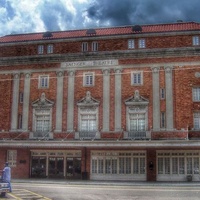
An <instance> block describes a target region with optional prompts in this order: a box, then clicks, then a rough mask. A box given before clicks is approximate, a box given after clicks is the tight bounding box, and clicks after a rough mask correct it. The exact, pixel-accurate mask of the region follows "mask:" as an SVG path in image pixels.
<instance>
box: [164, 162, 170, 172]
mask: <svg viewBox="0 0 200 200" xmlns="http://www.w3.org/2000/svg"><path fill="white" fill-rule="evenodd" d="M164 161H165V174H170V159H169V158H165V160H164Z"/></svg>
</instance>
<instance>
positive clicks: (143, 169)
mask: <svg viewBox="0 0 200 200" xmlns="http://www.w3.org/2000/svg"><path fill="white" fill-rule="evenodd" d="M140 174H145V158H140Z"/></svg>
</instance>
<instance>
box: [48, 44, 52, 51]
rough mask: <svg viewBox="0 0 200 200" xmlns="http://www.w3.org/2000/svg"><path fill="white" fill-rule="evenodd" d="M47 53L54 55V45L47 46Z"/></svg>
mask: <svg viewBox="0 0 200 200" xmlns="http://www.w3.org/2000/svg"><path fill="white" fill-rule="evenodd" d="M47 53H53V44H48V45H47Z"/></svg>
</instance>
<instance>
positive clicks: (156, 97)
mask: <svg viewBox="0 0 200 200" xmlns="http://www.w3.org/2000/svg"><path fill="white" fill-rule="evenodd" d="M152 76H153V130H159V129H160V85H159V82H160V80H159V67H154V68H152Z"/></svg>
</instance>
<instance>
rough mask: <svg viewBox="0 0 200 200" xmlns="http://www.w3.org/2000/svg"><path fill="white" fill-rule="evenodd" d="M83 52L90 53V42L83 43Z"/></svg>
mask: <svg viewBox="0 0 200 200" xmlns="http://www.w3.org/2000/svg"><path fill="white" fill-rule="evenodd" d="M82 52H88V42H83V43H82Z"/></svg>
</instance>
